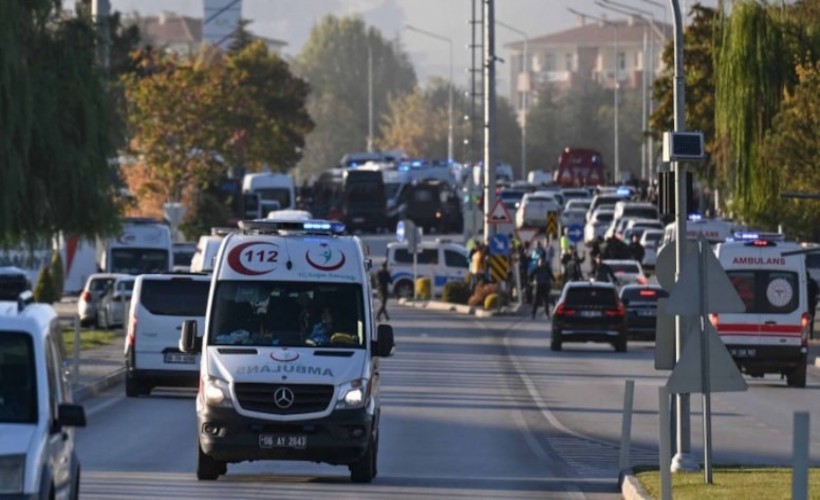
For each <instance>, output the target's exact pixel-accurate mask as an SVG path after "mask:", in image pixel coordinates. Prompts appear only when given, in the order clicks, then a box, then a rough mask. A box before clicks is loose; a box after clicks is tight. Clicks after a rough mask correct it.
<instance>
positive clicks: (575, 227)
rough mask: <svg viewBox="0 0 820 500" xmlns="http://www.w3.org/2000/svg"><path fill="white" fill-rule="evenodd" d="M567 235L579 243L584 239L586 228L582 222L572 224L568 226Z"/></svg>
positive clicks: (572, 240) (570, 239)
mask: <svg viewBox="0 0 820 500" xmlns="http://www.w3.org/2000/svg"><path fill="white" fill-rule="evenodd" d="M567 236H569V241H571V242H573V243H578V242H579V241H581V240H582V239H584V228H583V226H581V225H580V224H572V225H571V226H569V227H568V228H567Z"/></svg>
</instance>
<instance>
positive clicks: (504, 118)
mask: <svg viewBox="0 0 820 500" xmlns="http://www.w3.org/2000/svg"><path fill="white" fill-rule="evenodd" d="M495 126H496V130H497V131H498V132H497V135H496V144H495V146H496V156H495V157H496V161H497V162H499V163H508V164H510V165H512V166H513V167H514V168H513V173H514V174H515V176H516V177H517V176H518V175H519V172H521V168H520V166H521V127H520V126H519V125H518V119H517V118H516V116H515V109H514V108H513V107H512V105H511V104H510V101H509V100H507V99H506V98H504V97H501V96H498V97H497V98H496V100H495Z"/></svg>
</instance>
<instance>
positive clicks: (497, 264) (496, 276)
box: [489, 255, 510, 283]
mask: <svg viewBox="0 0 820 500" xmlns="http://www.w3.org/2000/svg"><path fill="white" fill-rule="evenodd" d="M489 263H490V280H492V281H493V282H494V283H500V282H502V281H506V280H507V275H508V274H509V272H510V261H509V259H507V257H505V256H504V255H490V261H489Z"/></svg>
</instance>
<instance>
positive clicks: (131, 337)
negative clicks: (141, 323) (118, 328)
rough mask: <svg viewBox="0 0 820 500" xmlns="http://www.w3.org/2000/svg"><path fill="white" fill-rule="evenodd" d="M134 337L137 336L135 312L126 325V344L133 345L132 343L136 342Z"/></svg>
mask: <svg viewBox="0 0 820 500" xmlns="http://www.w3.org/2000/svg"><path fill="white" fill-rule="evenodd" d="M136 337H137V315H136V314H135V315H134V317H133V318H132V319H131V324H130V325H129V326H128V337H127V339H126V341H127V342H128V345H130V346H131V347H134V344H135V343H136Z"/></svg>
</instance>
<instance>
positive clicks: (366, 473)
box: [350, 437, 379, 483]
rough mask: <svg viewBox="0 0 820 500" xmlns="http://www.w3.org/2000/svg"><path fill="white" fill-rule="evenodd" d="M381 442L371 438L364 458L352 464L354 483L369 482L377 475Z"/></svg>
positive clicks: (351, 475)
mask: <svg viewBox="0 0 820 500" xmlns="http://www.w3.org/2000/svg"><path fill="white" fill-rule="evenodd" d="M378 448H379V442H378V440H377V439H374V438H372V437H371V438H370V443H369V444H368V445H367V451H366V452H365V453H364V455H363V456H362V458H360V459H359V460H357V461H356V462H353V463H352V464H350V480H351V481H353V482H354V483H369V482H371V481H373V478H374V477H376V459H377V456H378Z"/></svg>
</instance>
